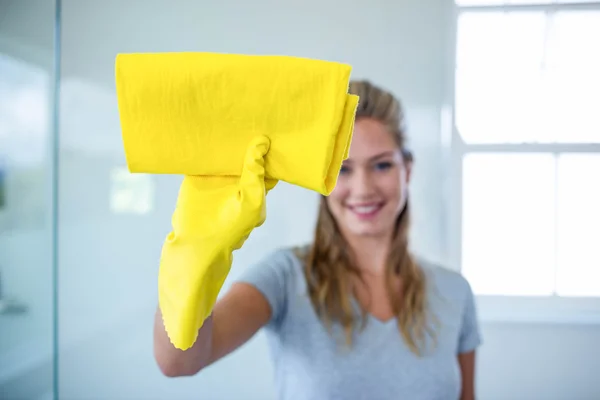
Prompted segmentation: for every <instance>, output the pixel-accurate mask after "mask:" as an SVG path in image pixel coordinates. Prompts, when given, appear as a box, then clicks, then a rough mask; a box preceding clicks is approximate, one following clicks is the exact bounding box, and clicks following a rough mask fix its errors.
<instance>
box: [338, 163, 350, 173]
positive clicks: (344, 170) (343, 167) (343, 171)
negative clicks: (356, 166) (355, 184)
mask: <svg viewBox="0 0 600 400" xmlns="http://www.w3.org/2000/svg"><path fill="white" fill-rule="evenodd" d="M348 172H350V168H348V167H347V166H345V165H342V168H340V174H346V173H348Z"/></svg>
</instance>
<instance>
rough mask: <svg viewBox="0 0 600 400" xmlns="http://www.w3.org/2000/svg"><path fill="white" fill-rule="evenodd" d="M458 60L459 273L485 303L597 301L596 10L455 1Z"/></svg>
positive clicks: (589, 4)
mask: <svg viewBox="0 0 600 400" xmlns="http://www.w3.org/2000/svg"><path fill="white" fill-rule="evenodd" d="M549 3H552V4H549ZM454 61H455V62H454V77H455V81H454V93H453V101H454V113H453V114H454V124H453V126H454V129H453V133H452V142H451V152H452V159H453V163H452V166H453V167H452V168H453V169H454V173H453V176H454V183H453V185H452V186H453V187H454V188H458V190H457V193H456V194H455V195H454V198H455V199H456V201H454V202H453V204H454V205H453V206H452V207H454V208H453V209H452V210H451V213H453V214H455V215H457V216H458V217H456V218H457V220H456V221H455V222H456V223H455V224H454V225H456V226H457V227H458V228H457V229H458V231H457V232H453V233H455V234H456V236H457V237H459V238H460V240H456V241H454V242H453V243H454V244H453V247H455V249H453V254H455V255H456V261H457V263H458V265H460V267H461V270H462V272H463V274H464V275H465V276H466V277H467V279H468V280H469V282H470V283H471V285H472V287H473V290H474V291H475V292H476V294H478V295H480V296H503V297H527V298H538V299H539V298H540V297H551V298H553V299H557V298H569V299H575V298H577V299H583V298H588V299H589V298H596V299H597V298H599V297H600V1H596V2H594V1H577V2H574V1H560V2H556V1H554V2H550V1H547V0H546V1H542V0H529V1H523V0H512V1H498V0H496V1H494V0H458V1H457V19H456V53H455V60H454ZM594 301H595V302H598V300H594ZM554 304H555V303H554Z"/></svg>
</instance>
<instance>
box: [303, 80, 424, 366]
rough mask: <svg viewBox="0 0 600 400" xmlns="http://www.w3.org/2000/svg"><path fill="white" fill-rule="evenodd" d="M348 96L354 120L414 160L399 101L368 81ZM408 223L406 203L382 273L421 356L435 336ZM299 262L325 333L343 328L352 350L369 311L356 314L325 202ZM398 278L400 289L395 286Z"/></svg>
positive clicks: (353, 86) (349, 267)
mask: <svg viewBox="0 0 600 400" xmlns="http://www.w3.org/2000/svg"><path fill="white" fill-rule="evenodd" d="M349 92H350V93H352V94H356V95H358V96H359V97H360V100H359V104H358V109H357V113H356V119H360V118H372V119H375V120H377V121H379V122H381V123H382V124H383V125H385V126H386V127H387V129H388V131H389V132H390V134H391V135H392V136H393V138H394V139H395V142H396V144H397V145H398V148H399V149H400V150H401V152H402V155H403V158H404V162H405V163H407V164H410V163H412V162H413V159H412V155H411V153H410V152H409V151H408V150H407V149H406V134H405V129H404V113H403V110H402V106H401V104H400V102H399V100H398V99H396V98H395V97H394V96H393V95H392V94H391V93H389V92H387V91H385V90H383V89H382V88H380V87H377V86H375V85H373V84H372V83H371V82H369V81H352V82H351V83H350V90H349ZM409 223H410V202H409V201H408V200H407V201H406V205H405V207H404V209H403V210H402V211H401V212H400V214H399V216H398V218H397V220H396V226H395V230H394V234H393V237H392V246H391V251H390V253H389V255H388V257H387V263H386V270H385V273H386V283H387V292H388V296H389V300H390V303H391V306H392V309H393V312H394V315H395V316H396V319H397V324H398V329H399V331H400V334H401V335H402V338H403V340H404V341H405V342H406V344H407V345H408V347H409V348H410V350H411V351H412V352H413V353H415V354H417V355H421V354H422V352H423V346H425V345H426V338H427V336H428V335H430V336H432V337H433V335H434V332H433V331H432V329H431V327H430V325H429V324H428V315H427V305H426V300H427V299H426V288H425V285H426V280H425V275H424V272H423V270H422V269H421V268H420V267H419V265H418V264H417V262H416V260H415V258H414V257H413V255H412V254H411V252H410V251H409ZM303 258H304V266H305V269H304V271H305V274H306V281H307V283H308V291H309V295H310V300H311V302H312V305H313V307H314V309H315V311H316V313H317V314H318V315H319V317H320V318H321V319H322V320H323V322H325V323H326V325H327V326H328V328H331V326H332V324H334V323H336V324H339V325H341V327H342V328H343V331H344V336H345V339H346V340H345V341H346V344H348V345H351V344H352V335H353V332H354V331H355V330H356V329H358V328H360V329H362V328H364V327H365V325H366V321H367V315H368V313H367V311H366V310H365V309H364V308H362V307H361V313H360V315H358V314H357V312H356V308H355V307H354V305H353V304H354V303H353V299H354V298H355V292H354V289H353V285H354V283H356V282H357V280H356V279H357V278H358V282H363V283H364V281H362V278H361V274H360V271H359V269H358V268H357V266H356V265H355V263H354V255H353V254H352V251H351V249H350V246H349V245H348V243H347V242H346V240H345V239H344V236H343V235H342V233H341V232H340V229H339V227H338V226H337V223H336V221H335V219H334V217H333V215H332V214H331V212H330V210H329V207H328V206H327V202H326V199H325V197H322V198H321V202H320V206H319V215H318V220H317V226H316V230H315V236H314V242H313V244H312V246H310V248H309V250H308V252H306V253H305V255H304V257H303ZM398 277H400V280H399V281H400V282H401V283H400V285H397V284H396V283H395V282H398V279H397V278H398ZM358 322H360V324H358ZM330 331H331V330H330Z"/></svg>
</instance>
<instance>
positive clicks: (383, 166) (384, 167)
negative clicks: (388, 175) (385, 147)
mask: <svg viewBox="0 0 600 400" xmlns="http://www.w3.org/2000/svg"><path fill="white" fill-rule="evenodd" d="M391 167H392V163H391V162H389V161H382V162H380V163H377V164H375V169H376V170H378V171H385V170H387V169H390V168H391Z"/></svg>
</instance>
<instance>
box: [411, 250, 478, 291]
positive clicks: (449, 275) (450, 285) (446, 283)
mask: <svg viewBox="0 0 600 400" xmlns="http://www.w3.org/2000/svg"><path fill="white" fill-rule="evenodd" d="M417 262H418V264H419V267H420V268H421V269H422V270H423V271H424V273H425V276H426V278H427V280H428V281H429V284H430V286H432V288H433V289H436V291H438V292H439V293H442V294H454V295H463V296H464V295H467V296H468V295H471V286H470V284H469V282H468V280H467V279H466V278H465V277H464V276H463V275H462V274H461V273H460V272H458V271H455V270H452V269H450V268H448V267H447V266H446V265H444V264H443V263H440V262H434V261H431V260H428V259H426V258H423V257H417Z"/></svg>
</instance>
